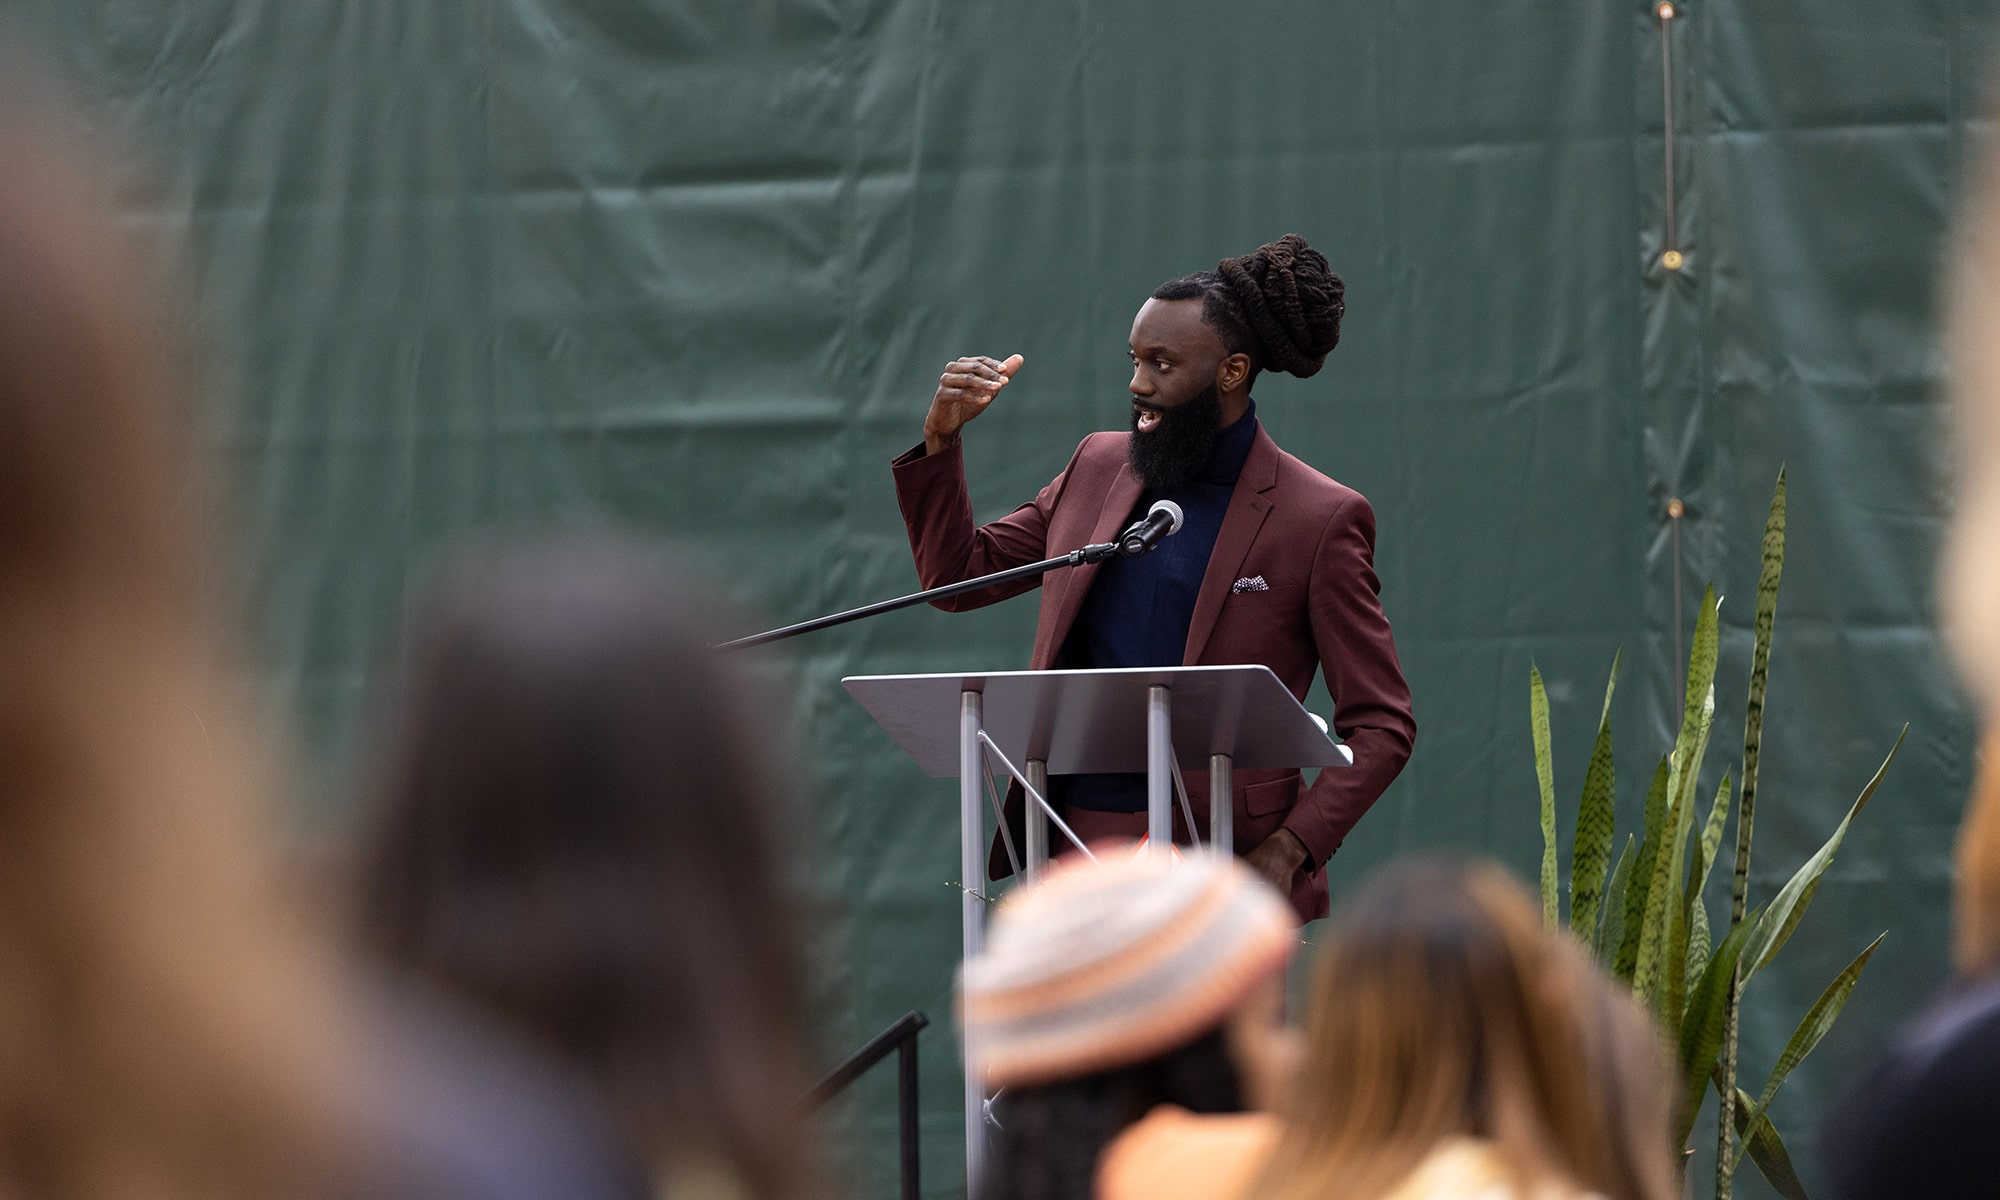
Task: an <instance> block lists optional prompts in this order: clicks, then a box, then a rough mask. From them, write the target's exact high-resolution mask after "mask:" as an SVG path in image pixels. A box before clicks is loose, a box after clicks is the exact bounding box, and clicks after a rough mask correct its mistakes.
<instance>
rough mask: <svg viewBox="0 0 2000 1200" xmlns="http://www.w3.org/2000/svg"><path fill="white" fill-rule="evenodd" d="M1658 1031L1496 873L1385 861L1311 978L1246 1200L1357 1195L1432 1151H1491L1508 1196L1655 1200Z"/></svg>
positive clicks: (1662, 1144)
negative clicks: (1287, 1079)
mask: <svg viewBox="0 0 2000 1200" xmlns="http://www.w3.org/2000/svg"><path fill="white" fill-rule="evenodd" d="M1660 1062H1661V1054H1660V1046H1659V1043H1658V1036H1657V1034H1656V1033H1654V1032H1653V1029H1652V1026H1651V1024H1650V1022H1648V1021H1647V1020H1646V1018H1645V1017H1644V1015H1643V1014H1641V1013H1639V1012H1638V1011H1637V1010H1636V1009H1635V1008H1634V1006H1633V1005H1632V1004H1631V1002H1630V1000H1629V999H1627V998H1626V997H1625V996H1624V995H1623V994H1622V993H1621V992H1619V991H1618V990H1617V989H1616V986H1615V985H1614V984H1612V983H1611V982H1610V981H1609V980H1607V979H1605V978H1603V977H1602V976H1601V974H1599V973H1598V972H1597V971H1596V970H1595V969H1594V968H1593V967H1592V966H1591V965H1590V963H1589V962H1588V960H1587V959H1586V958H1585V957H1584V955H1583V954H1582V952H1581V950H1580V949H1579V948H1578V947H1577V946H1576V945H1574V944H1573V943H1571V942H1570V941H1569V940H1568V939H1567V938H1564V937H1562V936H1560V935H1554V934H1549V933H1546V932H1544V931H1543V929H1542V927H1541V916H1540V912H1539V909H1538V908H1537V907H1536V905H1535V904H1534V903H1533V902H1532V901H1531V900H1530V898H1529V897H1528V895H1527V894H1526V892H1525V891H1524V890H1523V889H1522V888H1521V886H1520V885H1519V884H1518V883H1516V882H1515V881H1514V880H1513V879H1512V878H1511V877H1510V876H1508V875H1507V874H1505V873H1504V872H1503V871H1501V870H1499V869H1498V868H1496V867H1491V866H1480V865H1469V866H1468V865H1460V864H1455V863H1447V862H1419V863H1415V864H1410V865H1404V866H1399V867H1392V868H1390V869H1388V870H1386V871H1385V872H1383V873H1382V874H1380V875H1378V876H1376V877H1375V878H1374V879H1373V880H1371V881H1370V882H1369V883H1368V884H1366V885H1364V886H1363V887H1362V888H1361V889H1360V890H1359V891H1358V892H1357V893H1355V895H1354V896H1353V898H1352V899H1351V900H1349V902H1348V903H1347V904H1346V905H1344V906H1343V913H1342V915H1341V916H1340V917H1339V919H1338V920H1337V921H1336V923H1335V925H1334V926H1333V929H1332V932H1331V936H1330V937H1329V938H1328V939H1327V941H1326V942H1325V944H1324V945H1323V947H1322V949H1321V951H1320V954H1319V959H1318V962H1317V964H1316V966H1315V968H1314V976H1313V988H1312V1006H1311V1012H1310V1016H1309V1018H1308V1020H1307V1032H1306V1060H1305V1062H1304V1064H1303V1065H1302V1067H1301V1069H1300V1072H1299V1075H1298V1077H1297V1078H1296V1079H1295V1081H1294V1084H1293V1089H1292V1093H1291V1095H1290V1097H1289V1099H1288V1102H1287V1105H1286V1108H1285V1114H1284V1115H1285V1132H1284V1134H1283V1136H1282V1138H1281V1139H1280V1142H1279V1145H1278V1148H1277V1150H1276V1151H1275V1153H1274V1155H1273V1158H1272V1161H1271V1163H1270V1165H1269V1167H1268V1168H1267V1170H1266V1173H1265V1177H1264V1179H1263V1180H1262V1181H1261V1184H1260V1186H1259V1187H1258V1188H1257V1189H1255V1191H1254V1193H1253V1194H1256V1195H1263V1196H1272V1197H1277V1198H1279V1200H1308V1198H1311V1200H1318V1198H1320V1197H1325V1196H1330V1195H1339V1196H1341V1197H1342V1198H1343V1200H1374V1198H1376V1197H1380V1196H1383V1195H1385V1194H1387V1193H1388V1192H1389V1191H1391V1190H1392V1189H1393V1188H1395V1187H1396V1186H1397V1185H1398V1184H1399V1183H1401V1182H1402V1181H1403V1179H1404V1178H1405V1177H1406V1176H1408V1175H1409V1173H1410V1172H1411V1171H1412V1170H1414V1169H1415V1168H1416V1167H1417V1166H1418V1165H1419V1164H1420V1163H1421V1162H1422V1161H1423V1160H1424V1158H1425V1157H1426V1156H1427V1155H1428V1154H1429V1153H1430V1152H1431V1151H1432V1150H1433V1149H1434V1148H1435V1147H1437V1146H1438V1145H1439V1144H1440V1143H1441V1142H1444V1141H1446V1140H1449V1139H1452V1138H1456V1137H1470V1138H1479V1139H1483V1140H1485V1141H1487V1142H1489V1143H1491V1144H1492V1145H1493V1147H1494V1149H1495V1150H1496V1152H1497V1153H1498V1155H1499V1156H1500V1158H1501V1160H1502V1161H1503V1163H1504V1164H1505V1166H1506V1167H1507V1169H1508V1170H1509V1171H1510V1172H1511V1173H1512V1174H1513V1175H1514V1177H1515V1180H1516V1182H1517V1184H1518V1185H1519V1190H1520V1191H1521V1192H1522V1193H1524V1194H1526V1193H1529V1192H1531V1191H1534V1190H1536V1189H1538V1188H1545V1187H1546V1188H1554V1189H1558V1190H1570V1191H1587V1192H1596V1193H1601V1194H1603V1195H1607V1196H1612V1197H1616V1198H1618V1200H1672V1197H1673V1196H1674V1195H1675V1194H1676V1190H1675V1188H1674V1182H1673V1164H1672V1159H1671V1155H1670V1154H1669V1149H1668V1142H1669V1141H1670V1140H1671V1137H1672V1132H1671V1127H1670V1124H1669V1112H1668V1099H1669V1094H1668V1091H1667V1089H1666V1086H1665V1085H1664V1083H1663V1079H1664V1076H1663V1074H1662V1069H1661V1066H1660Z"/></svg>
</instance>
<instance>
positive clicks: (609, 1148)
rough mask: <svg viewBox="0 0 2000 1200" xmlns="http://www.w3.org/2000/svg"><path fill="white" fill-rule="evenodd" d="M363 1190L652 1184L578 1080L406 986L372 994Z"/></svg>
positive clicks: (525, 1197)
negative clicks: (370, 1137) (368, 1141)
mask: <svg viewBox="0 0 2000 1200" xmlns="http://www.w3.org/2000/svg"><path fill="white" fill-rule="evenodd" d="M368 1017H369V1031H368V1032H369V1038H370V1042H371V1050H372V1054H371V1059H372V1061H371V1063H370V1066H371V1068H372V1069H371V1071H370V1072H369V1075H368V1087H369V1093H370V1094H369V1099H370V1103H371V1113H370V1116H371V1124H372V1125H373V1132H374V1134H375V1144H376V1146H377V1147H378V1150H377V1154H376V1156H375V1159H374V1161H373V1162H371V1163H370V1164H369V1170H368V1171H367V1172H366V1178H367V1179H368V1184H367V1185H366V1187H365V1189H364V1191H365V1195H366V1196H367V1197H368V1200H376V1198H378V1197H379V1198H381V1200H400V1198H402V1197H411V1198H417V1197H421V1198H423V1200H432V1198H434V1197H435V1198H437V1200H543V1198H546V1197H553V1196H561V1197H565V1198H566V1200H567V1198H575V1200H642V1198H645V1197H649V1196H650V1194H651V1188H650V1186H649V1183H648V1180H647V1178H646V1172H645V1170H644V1169H643V1166H642V1164H641V1163H640V1162H639V1161H638V1160H637V1159H636V1158H635V1157H633V1156H632V1155H631V1154H630V1153H629V1152H628V1151H627V1149H626V1147H625V1146H624V1145H623V1144H622V1142H621V1141H620V1139H619V1138H618V1136H617V1134H616V1131H615V1130H614V1128H613V1126H612V1123H611V1120H610V1117H609V1114H608V1113H607V1112H606V1111H605V1110H604V1108H603V1106H602V1105H601V1104H600V1103H599V1102H598V1101H597V1099H596V1097H595V1095H594V1093H593V1092H592V1091H591V1090H590V1089H589V1088H588V1087H587V1086H586V1084H585V1083H584V1081H583V1080H581V1079H579V1078H577V1077H575V1076H574V1075H573V1074H572V1073H570V1072H569V1071H567V1070H566V1069H564V1068H563V1067H562V1066H561V1065H560V1064H559V1063H557V1062H556V1061H555V1060H554V1059H552V1058H550V1057H548V1056H546V1055H543V1054H541V1053H539V1052H537V1051H535V1050H534V1049H532V1048H530V1047H529V1046H527V1045H526V1044H524V1043H523V1042H522V1041H521V1040H519V1039H517V1038H515V1037H514V1036H512V1035H511V1034H509V1033H507V1032H505V1031H503V1030H502V1029H501V1028H499V1027H498V1026H497V1025H495V1024H493V1023H491V1022H489V1021H487V1020H485V1019H483V1018H479V1017H475V1016H473V1015H472V1014H471V1013H469V1012H466V1011H462V1010H461V1009H460V1008H459V1007H458V1006H456V1005H452V1004H449V1003H447V1002H445V1001H443V1000H441V999H439V998H437V997H435V996H433V995H430V994H428V993H425V992H421V991H418V990H414V989H406V988H396V989H387V988H378V989H377V990H376V992H375V993H374V994H373V996H372V997H371V1002H370V1003H369V1005H368Z"/></svg>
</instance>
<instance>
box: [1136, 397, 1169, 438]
mask: <svg viewBox="0 0 2000 1200" xmlns="http://www.w3.org/2000/svg"><path fill="white" fill-rule="evenodd" d="M1165 415H1166V414H1165V413H1164V412H1163V411H1162V410H1160V409H1157V408H1148V407H1146V406H1145V405H1143V404H1134V405H1133V406H1132V430H1133V432H1134V433H1151V432H1152V431H1153V430H1155V429H1157V428H1159V425H1160V418H1161V417H1163V416H1165Z"/></svg>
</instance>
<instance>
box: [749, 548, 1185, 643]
mask: <svg viewBox="0 0 2000 1200" xmlns="http://www.w3.org/2000/svg"><path fill="white" fill-rule="evenodd" d="M1147 548H1148V549H1151V547H1150V546H1149V547H1147ZM1118 553H1120V551H1119V548H1118V543H1117V542H1097V543H1094V544H1092V545H1089V546H1084V547H1082V548H1081V549H1078V550H1072V551H1070V552H1069V553H1068V554H1063V555H1058V556H1057V557H1055V558H1045V559H1043V560H1042V561H1040V562H1033V563H1027V564H1025V565H1023V566H1018V567H1009V568H1007V569H1006V570H1004V571H995V572H994V573H993V574H991V575H981V576H980V577H979V578H977V579H966V580H962V581H960V582H958V583H947V584H945V585H944V586H943V587H934V588H931V589H929V590H927V591H922V592H912V593H911V594H910V595H907V596H898V597H896V598H895V599H894V600H877V601H876V602H875V603H873V604H864V605H862V606H861V607H860V608H850V609H848V610H847V611H846V612H837V613H829V614H828V615H826V616H824V617H814V618H813V619H812V620H810V621H800V622H799V623H798V624H796V625H787V626H785V627H783V628H782V629H768V630H765V631H764V632H763V633H753V634H751V635H750V636H749V637H740V638H737V639H735V640H734V641H728V642H718V643H716V646H715V648H716V649H717V650H747V649H749V648H750V647H752V646H762V645H764V644H766V643H768V642H777V641H783V640H784V639H786V638H790V637H797V636H799V635H800V634H802V633H813V632H815V631H817V630H821V629H831V628H832V627H833V626H835V625H845V624H847V623H848V622H849V621H859V620H861V619H862V618H863V617H873V616H879V615H880V614H882V613H887V612H895V611H896V610H897V609H899V608H910V607H913V606H915V605H918V604H928V603H930V602H931V601H933V600H943V599H946V598H947V597H950V596H962V595H964V594H965V593H967V592H977V591H980V590H981V589H984V588H990V587H998V586H1000V585H1001V584H1005V583H1014V582H1016V581H1017V580H1022V579H1033V578H1035V577H1036V576H1038V575H1043V574H1046V573H1048V572H1050V571H1053V570H1055V569H1056V568H1058V567H1080V566H1082V565H1083V564H1085V563H1097V562H1103V561H1104V560H1105V559H1107V558H1111V557H1113V556H1115V555H1117V554H1118Z"/></svg>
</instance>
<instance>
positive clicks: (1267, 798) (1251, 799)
mask: <svg viewBox="0 0 2000 1200" xmlns="http://www.w3.org/2000/svg"><path fill="white" fill-rule="evenodd" d="M1298 798H1299V779H1298V776H1296V775H1294V776H1293V777H1292V778H1290V779H1272V780H1267V781H1266V782H1264V783H1253V784H1251V785H1250V786H1249V787H1246V788H1244V789H1243V811H1244V812H1245V813H1247V814H1248V815H1250V816H1253V817H1262V816H1268V815H1270V814H1271V813H1275V812H1284V811H1285V810H1287V809H1289V808H1291V806H1292V805H1294V804H1296V803H1297V802H1298Z"/></svg>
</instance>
